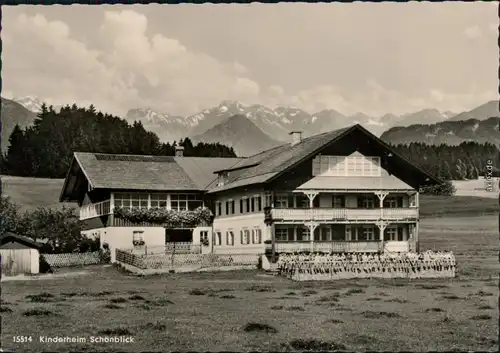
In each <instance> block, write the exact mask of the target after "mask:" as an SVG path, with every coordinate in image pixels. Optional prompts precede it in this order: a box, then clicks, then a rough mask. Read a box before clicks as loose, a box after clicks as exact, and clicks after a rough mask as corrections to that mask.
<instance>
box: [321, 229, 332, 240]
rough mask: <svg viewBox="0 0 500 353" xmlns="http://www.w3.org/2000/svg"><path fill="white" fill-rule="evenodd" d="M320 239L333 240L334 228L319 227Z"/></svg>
mask: <svg viewBox="0 0 500 353" xmlns="http://www.w3.org/2000/svg"><path fill="white" fill-rule="evenodd" d="M319 232H320V234H319V236H320V238H319V240H321V241H331V240H332V229H331V228H330V227H321V228H319Z"/></svg>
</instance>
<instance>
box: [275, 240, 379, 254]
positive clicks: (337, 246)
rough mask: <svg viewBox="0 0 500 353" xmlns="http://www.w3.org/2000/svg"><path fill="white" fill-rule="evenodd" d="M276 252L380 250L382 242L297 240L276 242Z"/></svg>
mask: <svg viewBox="0 0 500 353" xmlns="http://www.w3.org/2000/svg"><path fill="white" fill-rule="evenodd" d="M266 247H267V248H269V247H271V244H266ZM275 248H276V252H277V253H290V252H302V251H311V250H312V251H313V252H338V253H344V252H381V251H382V250H383V248H382V242H380V241H378V240H375V241H328V242H327V241H315V242H314V243H313V244H312V248H311V243H310V242H309V241H297V242H276V244H275Z"/></svg>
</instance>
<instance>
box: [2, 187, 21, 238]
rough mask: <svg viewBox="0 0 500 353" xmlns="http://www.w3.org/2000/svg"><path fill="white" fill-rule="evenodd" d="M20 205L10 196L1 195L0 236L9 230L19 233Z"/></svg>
mask: <svg viewBox="0 0 500 353" xmlns="http://www.w3.org/2000/svg"><path fill="white" fill-rule="evenodd" d="M19 225H20V223H19V207H18V206H17V205H15V204H14V203H13V202H12V201H11V200H10V198H9V197H5V196H0V236H1V235H4V234H5V233H7V232H13V233H18V232H19V230H20V227H19Z"/></svg>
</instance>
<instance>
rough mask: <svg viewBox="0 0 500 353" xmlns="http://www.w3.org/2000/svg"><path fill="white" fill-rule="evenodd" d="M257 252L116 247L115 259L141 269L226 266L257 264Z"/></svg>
mask: <svg viewBox="0 0 500 353" xmlns="http://www.w3.org/2000/svg"><path fill="white" fill-rule="evenodd" d="M259 256H260V255H258V254H189V253H183V254H176V253H163V254H135V253H133V252H131V251H129V250H120V249H116V261H117V262H118V263H123V264H126V265H130V266H134V267H136V268H138V269H141V270H147V269H165V270H181V269H186V268H190V269H197V270H199V269H203V268H224V267H226V268H228V267H232V266H234V267H239V266H257V265H258V263H259Z"/></svg>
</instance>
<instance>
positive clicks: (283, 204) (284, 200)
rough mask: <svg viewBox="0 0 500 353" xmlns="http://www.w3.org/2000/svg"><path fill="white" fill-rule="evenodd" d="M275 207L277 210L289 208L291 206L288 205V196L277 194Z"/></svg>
mask: <svg viewBox="0 0 500 353" xmlns="http://www.w3.org/2000/svg"><path fill="white" fill-rule="evenodd" d="M278 205H279V206H278ZM274 207H275V208H289V207H290V205H289V204H288V195H285V194H277V195H276V196H275V198H274Z"/></svg>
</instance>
